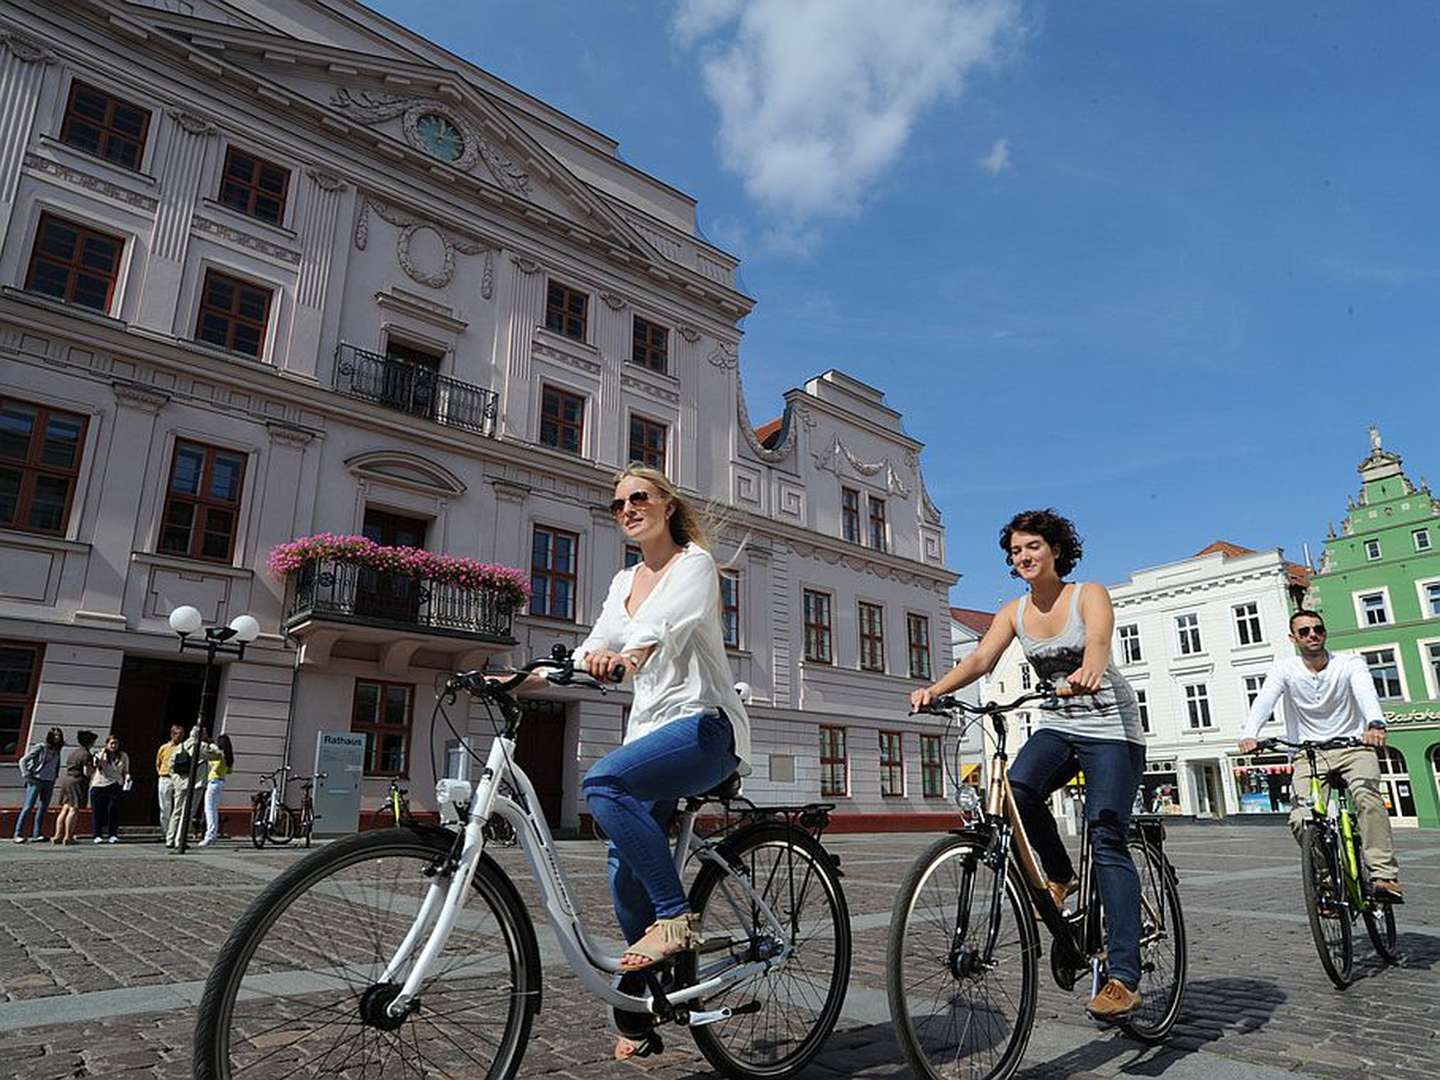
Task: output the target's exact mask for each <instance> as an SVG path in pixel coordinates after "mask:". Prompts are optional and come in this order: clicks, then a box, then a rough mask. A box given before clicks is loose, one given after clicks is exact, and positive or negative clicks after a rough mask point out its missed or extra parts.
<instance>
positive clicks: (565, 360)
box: [531, 342, 600, 375]
mask: <svg viewBox="0 0 1440 1080" xmlns="http://www.w3.org/2000/svg"><path fill="white" fill-rule="evenodd" d="M531 349H532V350H533V352H534V354H535V355H536V356H540V357H544V358H545V359H546V360H553V361H555V362H556V363H557V364H564V365H565V366H566V367H572V368H577V369H578V370H580V371H588V372H589V373H590V374H591V375H598V374H600V365H599V364H597V363H596V362H595V361H593V360H587V359H586V358H585V357H583V356H576V355H575V354H574V353H569V352H566V351H564V350H563V349H553V348H551V347H550V346H549V345H541V344H540V343H539V342H536V343H535V344H534V345H532V346H531Z"/></svg>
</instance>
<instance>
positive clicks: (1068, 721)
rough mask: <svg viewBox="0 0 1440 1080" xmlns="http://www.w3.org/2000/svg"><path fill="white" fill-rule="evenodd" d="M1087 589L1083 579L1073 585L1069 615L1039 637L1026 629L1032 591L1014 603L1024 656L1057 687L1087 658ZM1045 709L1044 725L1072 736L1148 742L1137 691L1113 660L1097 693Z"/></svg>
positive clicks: (1016, 634) (1017, 633)
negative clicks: (1083, 603) (1083, 610)
mask: <svg viewBox="0 0 1440 1080" xmlns="http://www.w3.org/2000/svg"><path fill="white" fill-rule="evenodd" d="M1084 588H1085V586H1084V584H1083V583H1077V584H1076V585H1075V587H1074V588H1073V589H1071V590H1070V593H1071V595H1070V614H1069V616H1068V617H1067V618H1066V619H1065V626H1064V627H1063V628H1062V629H1061V631H1060V632H1059V633H1058V634H1056V635H1055V636H1054V637H1049V638H1036V637H1031V636H1030V635H1029V634H1027V633H1026V632H1025V604H1026V603H1027V601H1028V600H1029V597H1028V596H1021V597H1020V602H1019V603H1018V604H1016V605H1015V636H1016V637H1018V638H1019V639H1020V647H1021V648H1022V649H1023V650H1025V659H1026V660H1028V661H1029V662H1030V666H1031V667H1032V668H1034V669H1035V674H1036V675H1038V676H1039V677H1040V678H1042V679H1045V680H1046V681H1048V682H1051V683H1054V684H1056V685H1057V686H1058V685H1062V684H1063V683H1064V681H1065V679H1066V678H1067V677H1068V676H1069V675H1070V673H1071V672H1072V671H1074V670H1075V669H1076V668H1078V667H1079V666H1080V665H1081V664H1082V663H1083V662H1084V660H1085V620H1084V619H1083V618H1082V617H1081V615H1080V592H1081V590H1082V589H1084ZM1041 714H1042V715H1043V716H1044V717H1045V720H1044V723H1043V724H1042V725H1041V726H1042V727H1053V728H1055V729H1056V730H1057V731H1064V732H1066V733H1068V734H1070V735H1079V736H1082V737H1084V738H1087V739H1109V740H1112V741H1120V740H1124V741H1125V742H1133V743H1140V744H1142V745H1143V744H1144V742H1145V732H1144V730H1143V729H1142V728H1141V727H1140V707H1139V705H1138V704H1137V702H1136V700H1135V691H1134V690H1132V689H1130V684H1129V683H1128V682H1126V681H1125V676H1124V675H1121V674H1120V669H1119V668H1117V667H1116V666H1115V664H1114V661H1111V663H1109V664H1108V665H1106V668H1105V674H1104V675H1103V676H1102V677H1101V680H1100V690H1099V692H1098V693H1096V694H1083V695H1081V696H1079V697H1073V698H1065V699H1063V700H1061V701H1059V702H1057V703H1056V705H1055V706H1054V707H1053V708H1045V709H1042V710H1041Z"/></svg>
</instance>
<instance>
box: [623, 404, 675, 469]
mask: <svg viewBox="0 0 1440 1080" xmlns="http://www.w3.org/2000/svg"><path fill="white" fill-rule="evenodd" d="M667 430H668V429H667V428H666V427H665V425H664V424H662V423H659V422H658V421H655V420H647V419H645V417H643V416H632V417H630V460H631V461H636V462H639V463H640V464H641V465H649V466H650V467H651V468H652V469H659V470H660V471H661V472H664V471H665V433H666V431H667Z"/></svg>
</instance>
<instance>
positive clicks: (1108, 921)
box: [1010, 728, 1145, 990]
mask: <svg viewBox="0 0 1440 1080" xmlns="http://www.w3.org/2000/svg"><path fill="white" fill-rule="evenodd" d="M1144 771H1145V748H1144V747H1143V746H1140V745H1139V744H1138V743H1131V742H1124V741H1123V740H1121V741H1111V740H1108V739H1086V738H1082V737H1080V736H1078V735H1069V734H1066V733H1065V732H1062V731H1056V730H1055V729H1054V728H1041V729H1040V730H1039V731H1037V732H1035V734H1034V735H1032V736H1031V737H1030V740H1029V741H1028V742H1027V743H1026V744H1025V745H1024V746H1023V747H1022V748H1021V750H1020V753H1019V754H1017V755H1016V757H1015V761H1014V763H1013V764H1012V765H1011V766H1010V786H1011V787H1012V788H1013V789H1014V792H1015V806H1016V808H1017V809H1018V810H1019V811H1020V819H1021V820H1022V821H1023V822H1024V823H1025V832H1026V833H1027V834H1028V835H1029V837H1030V843H1031V846H1033V847H1034V848H1035V853H1036V854H1037V855H1038V856H1039V857H1040V864H1041V865H1042V866H1043V867H1044V868H1045V873H1046V874H1047V875H1048V876H1049V877H1050V878H1051V880H1053V881H1069V880H1070V879H1071V878H1073V877H1074V876H1075V866H1074V864H1073V863H1072V862H1071V861H1070V854H1069V852H1067V851H1066V850H1065V845H1064V843H1063V842H1062V841H1061V840H1060V832H1059V830H1058V829H1056V827H1055V819H1054V818H1053V817H1052V816H1051V815H1050V810H1049V808H1048V807H1047V806H1046V805H1045V801H1046V800H1047V799H1048V798H1049V797H1050V796H1051V795H1052V794H1053V793H1054V792H1056V791H1058V790H1059V789H1060V788H1061V787H1063V786H1064V785H1065V783H1066V782H1067V781H1068V780H1069V779H1070V778H1071V777H1073V776H1074V775H1075V774H1076V772H1083V773H1084V774H1085V821H1086V824H1087V825H1089V827H1090V850H1091V852H1092V853H1093V857H1094V859H1095V869H1096V872H1097V877H1098V878H1099V884H1100V898H1101V900H1102V901H1103V902H1104V904H1105V930H1106V942H1105V945H1106V948H1107V950H1108V953H1109V967H1110V977H1111V978H1114V979H1119V980H1120V981H1121V982H1123V983H1124V984H1125V985H1126V986H1128V987H1130V989H1132V990H1134V989H1135V988H1136V987H1137V986H1139V984H1140V876H1139V875H1138V874H1137V873H1136V872H1135V863H1134V862H1133V861H1132V860H1131V858H1130V852H1129V850H1128V849H1127V848H1126V846H1125V838H1126V836H1127V834H1128V833H1129V831H1130V808H1131V807H1132V806H1133V805H1134V803H1135V792H1136V790H1137V789H1138V788H1139V786H1140V775H1141V774H1142V773H1143V772H1144Z"/></svg>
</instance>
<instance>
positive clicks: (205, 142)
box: [136, 109, 215, 333]
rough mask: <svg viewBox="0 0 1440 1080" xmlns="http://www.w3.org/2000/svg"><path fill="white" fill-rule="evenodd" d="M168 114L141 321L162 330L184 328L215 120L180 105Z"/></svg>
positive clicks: (137, 319)
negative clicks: (188, 255) (188, 263)
mask: <svg viewBox="0 0 1440 1080" xmlns="http://www.w3.org/2000/svg"><path fill="white" fill-rule="evenodd" d="M168 116H169V118H170V123H169V125H168V127H169V130H170V142H169V145H168V146H167V147H166V148H165V162H164V164H163V165H162V166H161V168H160V169H159V170H158V172H159V181H160V183H159V195H160V205H159V207H158V208H157V209H156V211H155V229H154V231H153V232H152V233H151V237H150V259H149V262H148V264H147V266H146V280H145V289H144V291H143V292H142V293H141V296H140V311H139V313H138V315H137V316H136V322H138V323H139V324H140V325H141V326H145V327H148V328H149V329H152V330H158V331H160V332H162V333H176V332H179V331H181V330H182V329H184V328H182V327H179V326H177V325H176V320H177V318H178V314H177V306H178V304H179V302H180V292H181V284H182V282H183V278H184V269H185V265H184V264H185V251H186V248H187V247H188V244H189V239H190V221H191V219H192V218H193V217H194V216H195V201H196V199H198V198H199V196H200V177H201V175H202V173H203V170H204V168H205V157H206V153H207V152H208V150H209V147H210V144H211V142H212V140H213V139H214V136H215V125H214V124H212V123H210V121H208V120H207V119H205V118H204V117H203V116H197V115H196V114H195V113H191V112H185V111H183V110H180V109H171V110H170V111H169V113H168Z"/></svg>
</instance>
